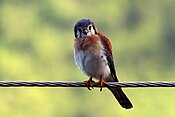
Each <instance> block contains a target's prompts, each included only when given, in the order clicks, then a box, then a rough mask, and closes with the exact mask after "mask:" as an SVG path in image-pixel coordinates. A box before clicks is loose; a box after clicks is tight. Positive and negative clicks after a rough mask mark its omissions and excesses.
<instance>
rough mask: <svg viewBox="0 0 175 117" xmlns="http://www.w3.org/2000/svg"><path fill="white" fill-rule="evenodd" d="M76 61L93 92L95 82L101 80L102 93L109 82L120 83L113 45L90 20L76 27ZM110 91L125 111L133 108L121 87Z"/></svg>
mask: <svg viewBox="0 0 175 117" xmlns="http://www.w3.org/2000/svg"><path fill="white" fill-rule="evenodd" d="M74 34H75V40H74V59H75V62H76V65H77V66H78V67H79V68H80V70H81V71H82V72H83V73H85V74H86V75H87V76H88V77H89V80H87V81H86V86H87V88H88V89H89V90H91V88H93V87H92V84H93V82H94V81H93V80H92V78H96V79H97V80H99V81H98V82H97V85H99V86H100V87H101V88H100V91H102V87H103V86H107V87H108V83H107V82H118V79H117V75H116V71H115V67H114V62H113V55H112V45H111V42H110V41H109V39H108V38H107V37H106V36H105V35H103V34H102V33H100V32H98V31H97V28H96V26H95V24H94V22H93V21H92V20H90V19H81V20H79V21H78V22H77V23H76V24H75V25H74ZM108 89H109V90H110V91H111V92H112V93H113V95H114V96H115V98H116V99H117V100H118V102H119V104H120V105H121V106H122V107H123V108H125V109H131V108H132V107H133V106H132V104H131V102H130V101H129V99H128V98H127V96H126V95H125V94H124V92H123V91H122V89H121V88H120V87H117V88H111V87H108Z"/></svg>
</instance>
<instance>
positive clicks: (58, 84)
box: [0, 81, 175, 88]
mask: <svg viewBox="0 0 175 117" xmlns="http://www.w3.org/2000/svg"><path fill="white" fill-rule="evenodd" d="M0 87H86V83H85V82H64V81H0ZM93 87H100V86H97V85H96V83H93ZM104 87H106V86H104ZM108 87H124V88H125V87H135V88H137V87H175V82H108Z"/></svg>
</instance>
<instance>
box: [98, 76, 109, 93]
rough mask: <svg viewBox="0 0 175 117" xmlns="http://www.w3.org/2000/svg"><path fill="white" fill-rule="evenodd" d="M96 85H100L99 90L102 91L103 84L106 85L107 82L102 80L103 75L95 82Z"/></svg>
mask: <svg viewBox="0 0 175 117" xmlns="http://www.w3.org/2000/svg"><path fill="white" fill-rule="evenodd" d="M97 85H99V86H100V91H102V87H103V86H108V83H107V82H105V81H104V80H103V77H102V76H100V80H99V81H98V82H97Z"/></svg>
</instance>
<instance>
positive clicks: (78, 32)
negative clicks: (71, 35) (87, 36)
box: [77, 30, 81, 38]
mask: <svg viewBox="0 0 175 117" xmlns="http://www.w3.org/2000/svg"><path fill="white" fill-rule="evenodd" d="M80 36H81V34H80V31H78V30H77V37H78V38H79V37H80Z"/></svg>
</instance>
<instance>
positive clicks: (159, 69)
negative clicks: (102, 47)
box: [0, 0, 175, 117]
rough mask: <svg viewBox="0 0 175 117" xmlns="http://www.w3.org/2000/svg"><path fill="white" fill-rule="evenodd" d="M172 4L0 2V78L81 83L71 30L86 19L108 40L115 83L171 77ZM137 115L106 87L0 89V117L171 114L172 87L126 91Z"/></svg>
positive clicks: (174, 64) (169, 0)
mask: <svg viewBox="0 0 175 117" xmlns="http://www.w3.org/2000/svg"><path fill="white" fill-rule="evenodd" d="M174 11H175V1H174V0H153V1H152V0H147V1H144V0H118V1H116V0H108V1H107V0H106V1H105V0H103V1H102V0H101V1H93V0H89V1H81V0H47V1H46V0H45V1H44V0H43V1H42V0H0V80H6V81H8V80H43V81H45V80H51V81H56V80H57V81H84V80H86V79H87V77H86V76H85V75H83V74H82V73H81V72H80V70H78V68H77V67H76V66H75V63H74V60H73V40H74V35H73V25H74V24H75V22H76V21H77V20H79V19H81V18H91V19H92V20H94V22H95V23H96V25H97V27H98V30H99V31H100V32H102V33H104V34H105V35H107V37H109V39H110V40H111V42H112V44H113V54H114V59H115V65H116V69H117V74H118V76H119V79H120V81H133V82H134V81H171V80H174V76H175V72H174V71H175V61H174V60H175V13H174ZM125 92H126V93H127V95H128V97H129V98H130V100H132V103H133V105H134V110H131V111H126V110H123V109H122V108H121V107H120V105H119V104H118V103H117V102H116V100H115V99H114V97H113V96H112V95H111V93H110V92H109V91H108V90H105V89H104V91H103V92H99V90H98V89H95V90H93V91H91V92H89V91H87V89H75V88H68V89H66V88H1V89H0V97H1V99H0V105H1V106H0V115H1V116H2V117H11V116H13V117H31V116H32V117H68V116H69V117H92V116H93V117H99V116H100V117H106V116H109V117H111V116H134V117H145V116H148V117H150V116H151V117H152V116H159V117H164V116H168V117H172V116H175V113H174V108H175V101H173V100H174V98H175V94H174V88H171V89H170V88H166V89H165V88H157V89H155V88H154V89H153V88H144V89H139V88H137V89H125Z"/></svg>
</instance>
